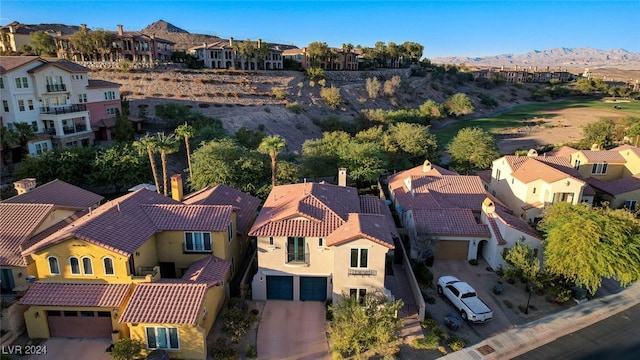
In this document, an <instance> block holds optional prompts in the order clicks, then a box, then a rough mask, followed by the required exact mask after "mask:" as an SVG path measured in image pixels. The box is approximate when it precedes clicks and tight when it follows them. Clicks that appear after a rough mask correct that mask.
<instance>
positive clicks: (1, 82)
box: [0, 77, 4, 89]
mask: <svg viewBox="0 0 640 360" xmlns="http://www.w3.org/2000/svg"><path fill="white" fill-rule="evenodd" d="M0 89H4V78H2V77H0Z"/></svg>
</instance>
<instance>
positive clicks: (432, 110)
mask: <svg viewBox="0 0 640 360" xmlns="http://www.w3.org/2000/svg"><path fill="white" fill-rule="evenodd" d="M418 110H419V112H420V115H422V116H423V117H424V118H425V119H427V121H428V122H430V121H431V120H439V119H442V118H444V117H445V112H444V106H442V105H441V104H438V103H437V102H435V101H433V100H431V99H429V100H427V101H425V102H424V103H423V104H422V105H420V107H419V108H418Z"/></svg>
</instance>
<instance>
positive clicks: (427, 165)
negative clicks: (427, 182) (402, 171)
mask: <svg viewBox="0 0 640 360" xmlns="http://www.w3.org/2000/svg"><path fill="white" fill-rule="evenodd" d="M431 168H432V166H431V162H430V161H429V160H425V161H424V163H423V164H422V172H425V173H427V172H429V171H431Z"/></svg>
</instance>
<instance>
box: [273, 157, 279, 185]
mask: <svg viewBox="0 0 640 360" xmlns="http://www.w3.org/2000/svg"><path fill="white" fill-rule="evenodd" d="M277 182H278V159H277V156H276V155H275V154H274V155H271V185H272V186H276V185H277Z"/></svg>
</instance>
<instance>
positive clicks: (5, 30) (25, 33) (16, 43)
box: [0, 21, 78, 53]
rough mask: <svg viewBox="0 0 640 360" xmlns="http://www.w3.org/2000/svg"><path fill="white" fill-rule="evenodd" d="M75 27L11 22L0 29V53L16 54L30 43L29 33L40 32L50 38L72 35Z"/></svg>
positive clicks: (76, 28) (75, 29)
mask: <svg viewBox="0 0 640 360" xmlns="http://www.w3.org/2000/svg"><path fill="white" fill-rule="evenodd" d="M77 30H78V27H77V26H69V25H62V24H31V25H27V24H21V23H19V22H17V21H13V22H11V23H9V24H7V25H5V26H2V27H0V51H2V52H3V53H8V52H18V51H21V50H22V49H24V47H25V46H26V45H29V43H30V42H31V33H33V32H36V31H41V32H43V33H45V34H49V35H51V36H56V35H58V34H65V35H69V34H73V33H74V32H75V31H77Z"/></svg>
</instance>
